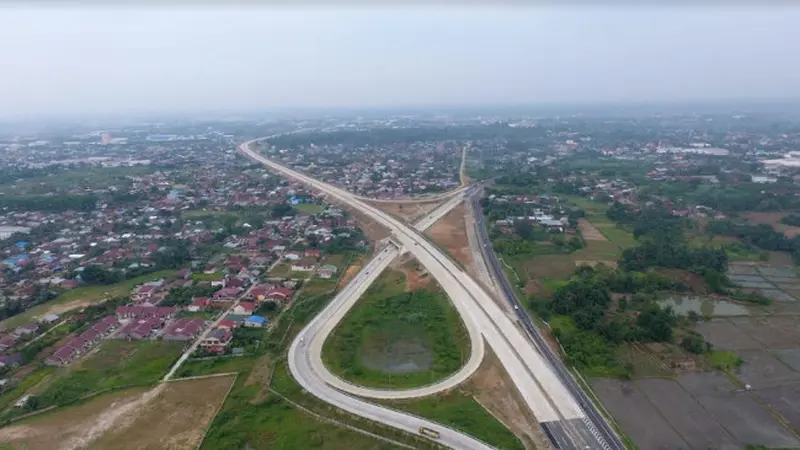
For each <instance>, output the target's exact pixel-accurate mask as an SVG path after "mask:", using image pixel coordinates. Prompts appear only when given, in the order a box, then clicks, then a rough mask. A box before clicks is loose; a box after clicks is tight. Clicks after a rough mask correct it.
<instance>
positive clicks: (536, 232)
mask: <svg viewBox="0 0 800 450" xmlns="http://www.w3.org/2000/svg"><path fill="white" fill-rule="evenodd" d="M514 233H516V234H517V236H519V237H520V238H522V240H523V241H549V240H550V233H549V232H548V231H547V230H545V229H542V228H539V227H535V226H533V224H532V223H531V222H529V221H527V220H515V221H514Z"/></svg>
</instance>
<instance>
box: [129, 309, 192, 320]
mask: <svg viewBox="0 0 800 450" xmlns="http://www.w3.org/2000/svg"><path fill="white" fill-rule="evenodd" d="M177 313H178V308H176V307H174V306H118V307H117V310H116V315H117V319H119V320H125V319H141V318H148V317H153V318H158V319H160V320H167V319H169V318H172V317H175V315H176V314H177Z"/></svg>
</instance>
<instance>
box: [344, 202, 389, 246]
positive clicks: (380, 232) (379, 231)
mask: <svg viewBox="0 0 800 450" xmlns="http://www.w3.org/2000/svg"><path fill="white" fill-rule="evenodd" d="M332 203H333V204H334V205H336V206H337V207H339V208H342V209H343V210H345V211H347V212H348V213H349V214H351V215H352V216H353V218H355V219H356V221H357V222H358V225H359V226H360V227H361V229H362V230H364V235H365V236H366V237H367V240H369V241H370V242H373V243H374V242H377V241H380V240H381V239H383V238H385V237H388V236H389V230H387V229H386V228H384V227H382V226H381V225H379V224H378V223H376V222H375V221H373V220H372V219H370V218H369V217H367V216H365V215H364V214H362V213H360V212H358V211H357V210H355V209H353V208H350V207H349V206H345V205H342V204H341V203H339V202H332Z"/></svg>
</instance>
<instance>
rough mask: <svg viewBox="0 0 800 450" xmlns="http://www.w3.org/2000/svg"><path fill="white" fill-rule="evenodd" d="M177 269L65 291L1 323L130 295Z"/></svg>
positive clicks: (171, 275) (19, 321)
mask: <svg viewBox="0 0 800 450" xmlns="http://www.w3.org/2000/svg"><path fill="white" fill-rule="evenodd" d="M176 273H177V271H175V270H161V271H158V272H153V273H150V274H147V275H142V276H140V277H136V278H131V279H130V280H125V281H120V282H119V283H115V284H110V285H104V286H82V287H79V288H75V289H72V290H69V291H67V292H64V293H63V294H61V295H59V296H58V297H57V298H55V299H54V300H52V301H49V302H47V303H43V304H41V305H37V306H35V307H33V308H31V309H29V310H27V311H25V312H23V313H22V314H17V315H16V316H13V317H9V318H8V319H6V320H4V321H3V322H2V323H1V324H0V325H2V326H3V327H5V328H15V327H18V326H20V325H22V324H24V323H27V322H29V321H31V320H33V319H34V318H35V317H39V316H43V315H45V314H47V313H49V312H54V313H57V314H61V313H64V312H66V311H69V310H72V309H77V308H83V307H84V306H89V305H91V304H94V303H98V302H101V301H103V300H107V299H111V298H115V297H122V296H125V295H128V294H129V293H130V292H131V290H132V289H133V288H134V287H136V285H138V284H142V283H146V282H148V281H154V280H158V279H160V278H174V277H175V274H176Z"/></svg>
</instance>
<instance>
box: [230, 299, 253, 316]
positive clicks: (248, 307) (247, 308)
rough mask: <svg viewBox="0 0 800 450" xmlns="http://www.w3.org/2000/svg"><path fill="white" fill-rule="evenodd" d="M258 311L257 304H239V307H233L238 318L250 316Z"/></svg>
mask: <svg viewBox="0 0 800 450" xmlns="http://www.w3.org/2000/svg"><path fill="white" fill-rule="evenodd" d="M255 310H256V304H255V303H253V302H239V304H238V305H236V306H234V307H233V311H232V313H233V314H236V315H237V316H249V315H251V314H253V313H254V312H255Z"/></svg>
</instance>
